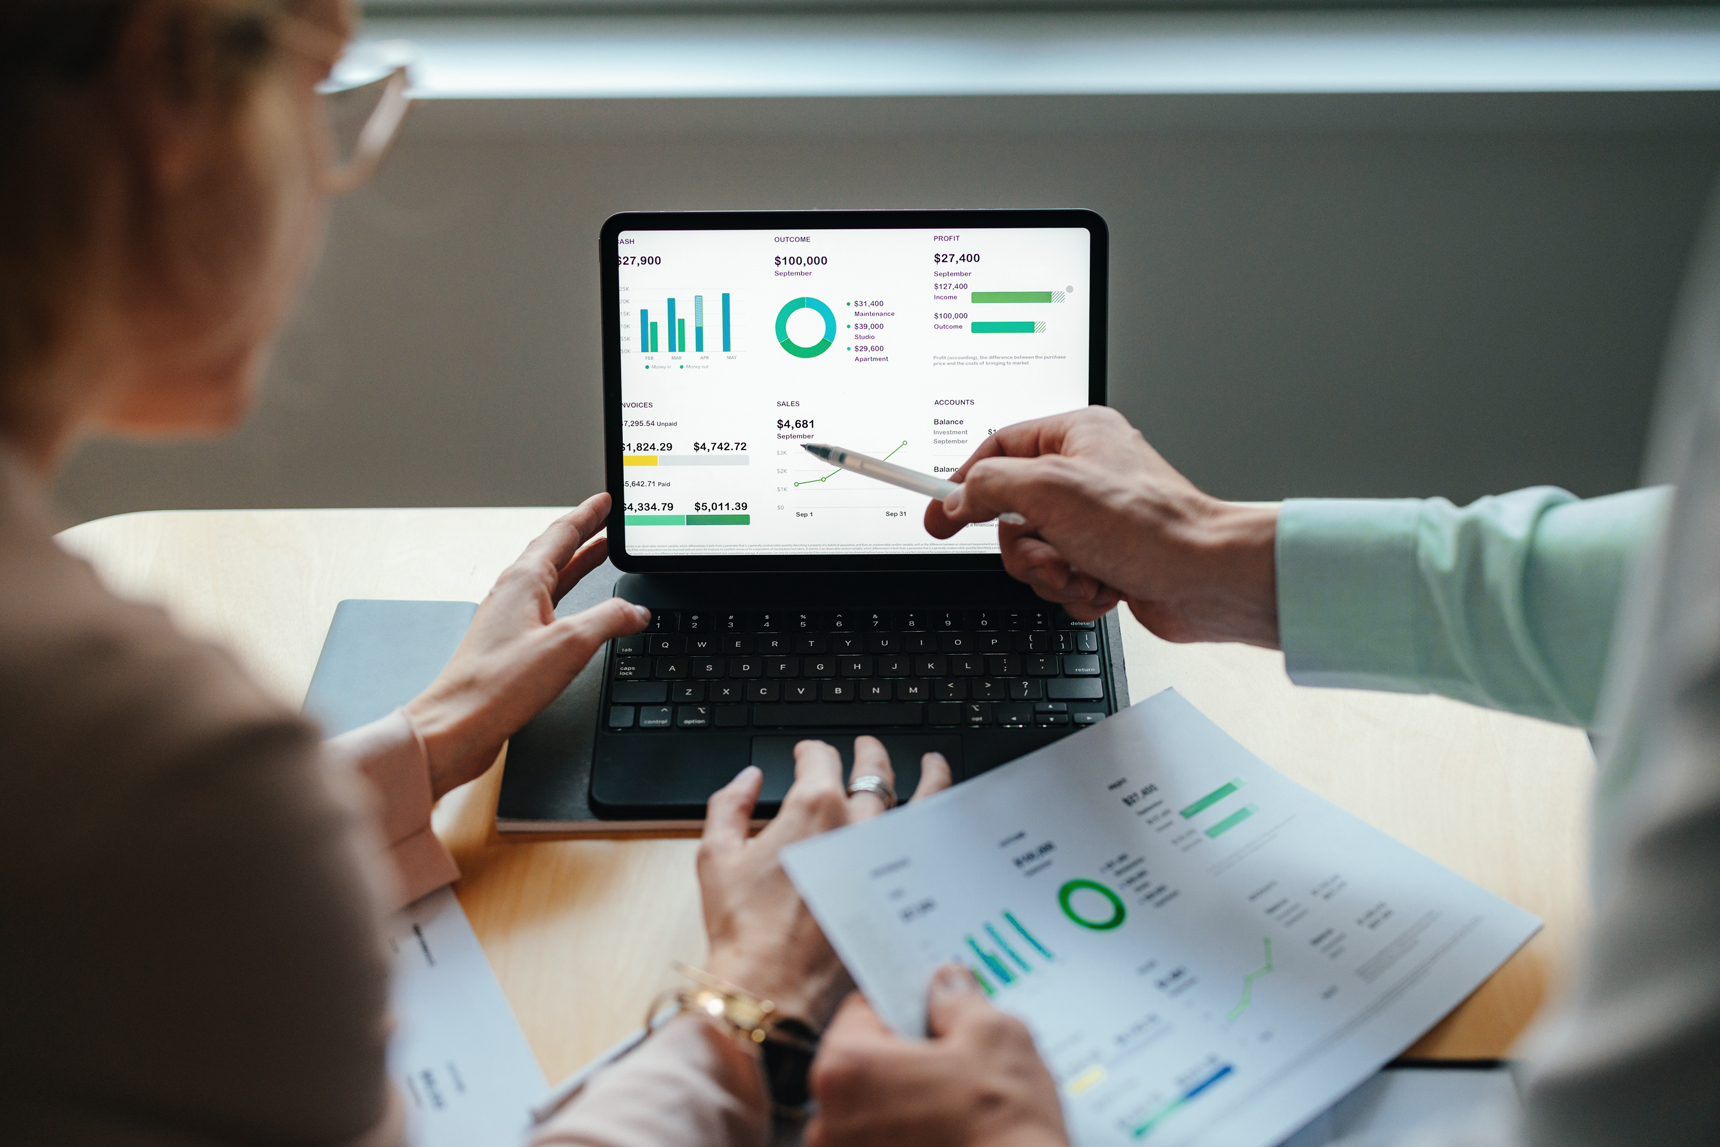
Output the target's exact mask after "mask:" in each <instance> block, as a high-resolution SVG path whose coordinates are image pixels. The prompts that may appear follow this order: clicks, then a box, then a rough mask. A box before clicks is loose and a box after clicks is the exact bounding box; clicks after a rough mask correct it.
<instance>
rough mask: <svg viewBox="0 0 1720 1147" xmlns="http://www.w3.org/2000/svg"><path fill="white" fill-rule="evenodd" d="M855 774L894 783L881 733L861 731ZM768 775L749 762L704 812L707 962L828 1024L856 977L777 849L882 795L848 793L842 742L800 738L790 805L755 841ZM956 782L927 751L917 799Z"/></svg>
mask: <svg viewBox="0 0 1720 1147" xmlns="http://www.w3.org/2000/svg"><path fill="white" fill-rule="evenodd" d="M853 776H854V777H855V778H859V777H866V776H873V777H879V778H881V779H883V780H884V781H885V782H887V783H888V784H890V785H891V787H892V789H893V788H894V785H895V773H894V772H893V771H892V770H891V768H890V755H889V754H888V753H887V752H885V751H884V746H883V744H882V743H880V742H879V741H878V739H877V738H875V737H856V738H854V772H853ZM763 782H764V774H763V773H761V772H760V771H759V770H758V769H757V768H756V767H748V768H745V769H743V770H741V773H740V775H739V776H737V777H735V779H734V780H732V781H730V782H729V783H728V784H727V785H725V786H724V787H723V788H721V789H719V790H718V791H717V792H716V794H715V795H713V796H712V797H711V800H710V804H709V806H708V807H707V809H706V812H705V834H704V839H703V840H702V841H701V842H700V844H699V890H700V892H701V894H702V896H703V899H704V907H705V932H706V934H707V935H708V936H709V937H710V944H711V952H710V956H709V958H708V959H707V960H706V962H705V970H706V971H708V972H710V973H711V975H713V976H716V977H717V978H719V979H722V980H726V981H728V982H729V983H731V984H733V985H734V986H736V987H738V988H744V989H745V990H746V991H748V992H751V993H752V994H753V995H756V996H761V997H763V998H764V999H768V1000H770V1001H772V1002H773V1003H775V1004H776V1006H777V1008H778V1010H779V1011H780V1012H781V1013H782V1014H783V1015H786V1016H792V1017H794V1018H796V1019H799V1020H802V1021H804V1022H806V1023H809V1024H811V1025H812V1026H813V1027H814V1028H823V1026H824V1024H825V1022H826V1021H828V1020H829V1019H830V1015H831V1013H832V1012H834V1011H835V1010H836V1005H837V1003H838V1002H840V1001H841V999H842V997H843V996H844V995H846V994H847V993H848V992H849V990H850V989H851V988H852V987H853V985H852V984H851V983H850V982H849V979H848V973H847V971H846V970H844V969H843V967H842V961H840V960H838V959H837V958H836V953H835V952H834V951H832V950H831V948H830V944H829V942H828V941H826V940H825V938H824V933H823V932H821V931H819V929H818V922H817V921H816V920H814V919H813V918H812V913H810V912H808V911H807V909H806V905H805V904H803V903H802V902H801V899H800V894H799V893H798V892H796V891H795V890H794V885H793V884H792V883H790V881H789V879H788V874H787V873H786V872H784V871H783V868H782V865H781V863H779V861H778V859H777V855H778V853H780V852H781V851H782V848H783V846H784V845H788V844H793V843H794V842H795V841H797V840H804V839H806V838H807V837H809V836H817V835H818V834H819V833H821V832H828V831H830V830H831V829H833V828H841V827H842V826H843V825H845V824H852V823H854V822H855V821H860V820H865V819H867V818H868V817H873V816H877V815H878V814H879V813H881V812H883V811H884V802H883V800H882V799H881V798H880V797H878V796H877V795H876V794H874V793H869V792H859V793H855V794H854V795H853V796H849V795H848V792H847V789H846V788H845V787H844V785H843V784H842V758H841V757H840V756H839V755H838V754H837V752H836V750H835V749H833V748H831V747H830V746H829V745H827V744H825V743H824V742H823V741H802V742H800V744H798V745H796V746H795V747H794V785H793V786H792V787H791V788H790V789H789V790H788V795H787V796H785V797H784V798H783V801H782V811H780V812H778V813H777V814H776V819H775V820H773V821H771V822H770V824H768V825H766V826H765V829H764V831H762V832H760V833H759V834H758V836H757V837H755V838H754V839H752V840H750V841H749V840H748V839H747V828H748V825H749V823H750V822H751V820H752V812H753V806H754V805H756V804H757V803H758V794H759V787H760V785H762V784H763ZM949 784H950V766H949V762H948V761H946V760H944V758H943V756H942V755H941V754H939V753H927V754H926V755H925V756H924V757H922V758H920V785H919V788H918V789H917V790H915V792H914V799H915V800H918V799H919V798H921V797H923V796H926V795H928V794H930V793H935V792H937V791H938V790H940V789H945V788H948V787H949Z"/></svg>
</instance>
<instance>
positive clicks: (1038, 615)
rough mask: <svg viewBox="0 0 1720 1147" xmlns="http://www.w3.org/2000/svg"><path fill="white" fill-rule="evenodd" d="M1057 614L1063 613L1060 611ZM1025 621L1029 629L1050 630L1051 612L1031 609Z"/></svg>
mask: <svg viewBox="0 0 1720 1147" xmlns="http://www.w3.org/2000/svg"><path fill="white" fill-rule="evenodd" d="M1057 612H1058V613H1060V614H1061V613H1062V612H1063V611H1062V610H1058V611H1057ZM1023 621H1024V622H1025V625H1026V628H1028V629H1050V628H1051V611H1050V610H1049V609H1030V610H1028V611H1027V613H1026V615H1025V617H1024V618H1023Z"/></svg>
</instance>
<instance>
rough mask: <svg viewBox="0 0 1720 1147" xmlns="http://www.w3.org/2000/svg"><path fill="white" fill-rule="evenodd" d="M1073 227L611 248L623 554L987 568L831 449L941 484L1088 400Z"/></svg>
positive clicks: (1085, 315) (972, 531)
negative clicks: (816, 453)
mask: <svg viewBox="0 0 1720 1147" xmlns="http://www.w3.org/2000/svg"><path fill="white" fill-rule="evenodd" d="M1091 247H1092V235H1091V233H1090V232H1089V231H1088V230H1087V229H1086V228H1081V227H1044V228H1003V227H987V228H951V229H947V230H936V231H933V230H909V229H876V228H866V229H855V230H840V229H813V230H784V231H770V230H709V231H700V230H663V231H656V230H634V231H626V230H624V231H622V232H621V233H620V235H619V236H618V242H617V248H616V251H617V256H616V261H617V264H618V276H619V292H618V299H619V307H620V314H619V331H620V340H619V341H620V350H621V356H620V377H621V406H622V416H621V435H622V439H623V441H622V444H621V455H622V463H623V465H622V485H623V491H624V501H625V505H624V506H623V507H622V508H621V509H622V512H623V513H624V515H625V528H626V548H627V551H628V553H630V554H633V555H638V556H645V557H651V556H674V555H684V556H697V555H709V556H720V555H738V554H746V555H757V554H829V553H846V554H881V555H886V554H937V553H947V554H995V553H997V530H996V527H995V525H986V526H970V527H968V528H967V529H965V530H963V531H962V532H961V533H959V534H957V535H956V536H955V537H954V538H952V539H950V540H948V541H938V540H936V539H934V538H932V537H931V536H930V535H928V534H927V533H926V531H925V528H924V526H923V525H922V515H923V514H924V512H925V508H926V504H927V498H926V497H925V496H924V495H921V494H914V493H911V492H909V491H907V490H901V489H897V488H896V487H893V486H887V485H884V484H882V483H879V482H877V481H874V480H872V479H869V478H865V477H862V476H860V475H858V474H854V473H850V472H848V471H844V470H838V469H836V468H835V467H832V466H828V465H825V464H823V463H821V462H820V461H819V460H818V459H816V458H814V457H813V456H812V455H810V454H808V453H807V452H806V451H804V450H802V449H801V443H804V442H823V443H829V444H833V445H837V446H844V447H847V448H849V449H851V450H858V451H860V452H861V453H864V454H870V455H872V456H873V457H876V458H887V459H889V460H890V461H891V462H895V463H899V464H901V465H903V466H908V467H910V468H912V469H915V470H920V471H923V472H926V473H931V474H936V475H939V476H940V477H943V476H947V475H949V474H950V473H951V472H953V471H954V470H955V469H956V468H957V467H959V466H960V465H961V464H962V462H963V461H965V460H966V459H967V457H968V456H969V455H970V454H971V453H972V452H973V450H974V448H975V447H977V446H978V445H979V444H980V443H981V442H982V441H984V440H985V437H986V435H988V434H989V433H991V431H992V430H994V429H996V428H998V427H1002V426H1007V425H1009V424H1010V423H1012V422H1019V421H1022V420H1023V419H1029V418H1037V417H1040V416H1043V415H1046V414H1052V413H1056V412H1059V411H1064V410H1071V409H1074V408H1076V407H1080V406H1084V405H1086V404H1087V401H1088V395H1089V375H1090V362H1089V351H1090V342H1091V338H1090V329H1091V328H1090V323H1091V318H1090V316H1091V306H1090V299H1089V295H1090V294H1091V284H1090V278H1089V276H1090V270H1091V260H1092V250H1091Z"/></svg>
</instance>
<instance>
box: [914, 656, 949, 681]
mask: <svg viewBox="0 0 1720 1147" xmlns="http://www.w3.org/2000/svg"><path fill="white" fill-rule="evenodd" d="M949 675H950V659H949V658H947V657H916V658H914V676H915V677H948V676H949Z"/></svg>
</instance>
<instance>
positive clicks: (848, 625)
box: [824, 610, 860, 633]
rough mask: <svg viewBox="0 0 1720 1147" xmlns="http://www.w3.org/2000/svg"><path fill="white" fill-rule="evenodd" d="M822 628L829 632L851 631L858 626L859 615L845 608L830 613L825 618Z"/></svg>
mask: <svg viewBox="0 0 1720 1147" xmlns="http://www.w3.org/2000/svg"><path fill="white" fill-rule="evenodd" d="M824 628H826V629H828V630H829V631H830V632H831V633H853V632H854V631H855V630H857V629H859V628H860V615H859V614H857V613H851V612H849V611H847V610H843V611H842V612H840V613H832V614H830V615H828V616H827V617H826V618H825V620H824Z"/></svg>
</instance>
